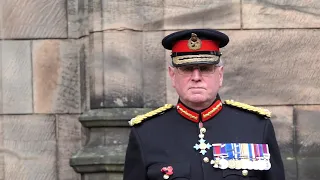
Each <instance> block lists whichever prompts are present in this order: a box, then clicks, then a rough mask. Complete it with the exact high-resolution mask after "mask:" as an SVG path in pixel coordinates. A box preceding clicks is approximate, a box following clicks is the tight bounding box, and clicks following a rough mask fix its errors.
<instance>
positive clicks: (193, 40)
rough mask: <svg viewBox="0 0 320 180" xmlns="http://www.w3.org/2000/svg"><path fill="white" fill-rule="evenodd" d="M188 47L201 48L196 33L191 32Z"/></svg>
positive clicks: (192, 48)
mask: <svg viewBox="0 0 320 180" xmlns="http://www.w3.org/2000/svg"><path fill="white" fill-rule="evenodd" d="M188 47H189V49H191V50H198V49H200V48H201V40H200V39H199V38H198V36H197V34H195V33H191V38H190V39H189V41H188Z"/></svg>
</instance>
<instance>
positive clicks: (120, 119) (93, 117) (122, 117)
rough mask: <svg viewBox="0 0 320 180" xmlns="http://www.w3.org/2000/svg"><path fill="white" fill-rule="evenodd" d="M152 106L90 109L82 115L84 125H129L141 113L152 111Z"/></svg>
mask: <svg viewBox="0 0 320 180" xmlns="http://www.w3.org/2000/svg"><path fill="white" fill-rule="evenodd" d="M151 110H152V109H151V108H110V109H109V108H104V109H95V110H89V111H87V112H85V113H84V114H82V115H81V116H80V118H79V119H80V122H81V124H82V125H83V126H84V127H87V128H93V127H123V126H124V127H127V126H129V123H128V121H129V120H130V119H131V118H133V117H135V116H137V115H141V114H145V113H147V112H150V111H151Z"/></svg>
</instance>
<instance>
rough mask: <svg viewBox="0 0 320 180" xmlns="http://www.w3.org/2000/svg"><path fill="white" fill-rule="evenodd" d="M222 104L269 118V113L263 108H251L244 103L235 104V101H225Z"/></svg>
mask: <svg viewBox="0 0 320 180" xmlns="http://www.w3.org/2000/svg"><path fill="white" fill-rule="evenodd" d="M224 103H225V104H226V105H230V106H234V107H238V108H240V109H245V110H248V111H251V112H255V113H257V114H260V115H262V116H265V117H268V118H270V117H271V112H270V111H269V110H268V109H264V108H260V107H255V106H251V105H248V104H245V103H241V102H237V101H233V100H225V101H224Z"/></svg>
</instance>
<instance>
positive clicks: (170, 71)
mask: <svg viewBox="0 0 320 180" xmlns="http://www.w3.org/2000/svg"><path fill="white" fill-rule="evenodd" d="M168 72H169V76H170V79H171V84H172V87H175V81H174V76H175V72H174V67H171V66H168Z"/></svg>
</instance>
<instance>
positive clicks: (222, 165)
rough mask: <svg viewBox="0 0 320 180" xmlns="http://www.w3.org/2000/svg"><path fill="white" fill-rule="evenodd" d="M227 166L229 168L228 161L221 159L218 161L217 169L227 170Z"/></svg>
mask: <svg viewBox="0 0 320 180" xmlns="http://www.w3.org/2000/svg"><path fill="white" fill-rule="evenodd" d="M228 166H229V165H228V161H227V160H226V159H224V158H223V157H222V159H220V161H219V168H220V169H227V168H228Z"/></svg>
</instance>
